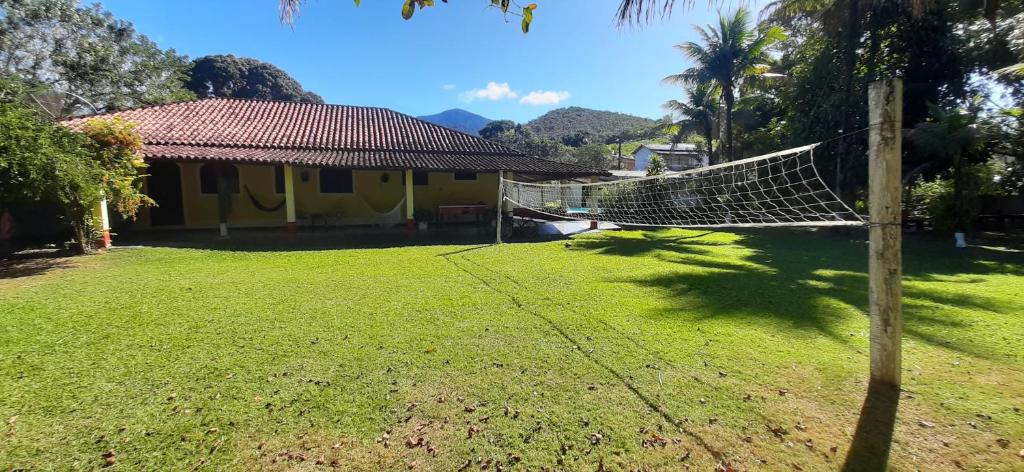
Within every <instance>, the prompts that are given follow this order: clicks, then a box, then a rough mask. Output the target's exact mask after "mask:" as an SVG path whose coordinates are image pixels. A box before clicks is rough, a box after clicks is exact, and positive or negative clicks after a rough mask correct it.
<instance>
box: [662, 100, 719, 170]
mask: <svg viewBox="0 0 1024 472" xmlns="http://www.w3.org/2000/svg"><path fill="white" fill-rule="evenodd" d="M665 108H666V109H668V110H669V111H670V112H672V113H674V114H677V115H679V116H681V117H682V119H681V120H679V121H677V122H676V123H675V126H676V127H677V128H678V129H677V131H676V135H675V138H673V141H675V142H679V141H680V140H681V139H682V138H683V137H684V136H686V135H688V134H694V133H697V134H699V135H700V136H701V137H703V138H704V142H705V146H706V147H707V149H706V151H707V153H708V162H709V163H711V164H715V163H716V161H715V158H714V145H713V143H714V139H715V117H717V116H718V93H717V90H716V88H715V87H714V86H713V85H712V84H711V83H710V82H704V83H700V84H696V85H689V86H687V88H686V101H679V100H669V101H668V102H666V103H665Z"/></svg>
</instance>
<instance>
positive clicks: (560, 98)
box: [519, 90, 569, 105]
mask: <svg viewBox="0 0 1024 472" xmlns="http://www.w3.org/2000/svg"><path fill="white" fill-rule="evenodd" d="M568 99H569V92H566V91H565V90H562V91H557V92H556V91H554V90H534V91H533V92H530V93H529V94H527V95H526V96H525V97H523V98H522V99H521V100H519V103H522V104H523V105H555V104H558V103H561V102H564V101H566V100H568Z"/></svg>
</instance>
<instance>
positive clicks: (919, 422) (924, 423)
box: [917, 420, 935, 428]
mask: <svg viewBox="0 0 1024 472" xmlns="http://www.w3.org/2000/svg"><path fill="white" fill-rule="evenodd" d="M917 425H918V426H920V427H922V428H934V427H935V424H933V423H929V422H927V421H925V420H917Z"/></svg>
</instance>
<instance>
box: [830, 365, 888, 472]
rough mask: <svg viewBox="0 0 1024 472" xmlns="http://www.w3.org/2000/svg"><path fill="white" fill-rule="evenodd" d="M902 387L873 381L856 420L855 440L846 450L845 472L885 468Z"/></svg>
mask: <svg viewBox="0 0 1024 472" xmlns="http://www.w3.org/2000/svg"><path fill="white" fill-rule="evenodd" d="M899 402H900V390H899V389H898V388H896V387H893V386H892V385H887V384H884V383H881V382H875V381H872V382H871V383H870V384H868V392H867V395H866V396H865V397H864V405H863V406H862V407H861V409H860V418H858V419H857V429H856V430H855V431H854V433H853V442H852V443H851V444H850V450H849V451H847V453H846V460H845V461H844V463H843V468H842V470H843V472H860V471H876V470H885V469H886V465H887V464H888V463H889V451H890V449H891V447H892V436H893V429H894V428H895V426H896V410H897V409H898V407H899Z"/></svg>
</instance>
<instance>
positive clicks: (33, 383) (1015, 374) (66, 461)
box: [0, 230, 1024, 471]
mask: <svg viewBox="0 0 1024 472" xmlns="http://www.w3.org/2000/svg"><path fill="white" fill-rule="evenodd" d="M906 246H907V247H906V257H905V264H906V267H905V272H906V283H905V300H904V302H905V318H906V336H905V340H904V382H905V385H904V388H905V391H904V392H903V394H902V395H901V397H900V400H899V414H898V417H897V420H896V425H895V433H894V438H893V444H892V452H891V458H890V459H891V460H890V462H891V463H892V464H893V465H894V467H895V468H897V469H900V470H915V469H924V470H935V469H955V468H956V467H957V464H959V466H960V467H962V468H964V469H968V470H1021V469H1022V468H1024V458H1022V457H1020V456H1019V455H1020V454H1021V453H1022V452H1021V450H1022V449H1024V412H1021V408H1024V350H1022V348H1024V295H1022V293H1024V254H1022V253H1021V252H1019V250H1013V249H1000V248H997V247H973V248H970V249H967V250H961V251H957V250H955V249H953V248H952V247H951V246H952V243H951V242H946V241H942V242H936V241H930V240H922V239H910V240H908V241H907V244H906ZM866 251H867V245H866V244H865V243H864V242H863V241H862V238H853V239H848V238H840V237H838V236H833V235H830V234H819V233H814V232H806V231H796V230H785V231H765V232H750V233H743V234H734V233H722V232H713V233H704V232H695V231H682V230H672V231H658V232H641V231H630V232H618V233H606V234H603V235H596V236H583V237H579V238H576V239H575V240H573V241H572V243H571V246H569V247H567V245H566V243H565V242H561V241H560V242H549V243H532V244H525V243H523V244H508V245H503V246H499V247H494V246H418V247H405V248H388V249H352V250H330V251H292V252H267V251H230V250H199V249H172V248H151V249H130V250H119V251H114V252H111V253H109V254H106V255H101V256H90V257H82V258H75V259H72V260H64V261H54V262H55V264H56V265H57V266H59V267H56V268H53V269H52V270H48V271H39V273H33V274H25V273H18V274H14V273H12V272H11V271H8V272H6V278H0V420H3V422H2V423H0V470H9V469H60V470H66V469H79V470H80V469H96V468H100V467H103V466H104V465H105V464H106V461H107V458H105V455H109V454H107V451H112V453H113V456H112V459H111V461H112V462H113V461H116V465H115V466H114V469H118V470H120V469H124V470H166V469H174V470H194V469H201V470H224V469H238V470H243V469H253V468H263V469H272V470H282V469H289V470H290V469H300V470H316V469H323V470H331V469H332V468H334V469H338V470H381V469H385V470H398V469H401V470H406V469H407V468H414V469H415V470H457V469H459V468H460V467H463V466H464V465H467V461H470V462H471V463H470V464H468V467H467V468H465V469H464V470H481V469H484V470H527V469H529V470H533V471H538V470H544V468H545V467H546V468H547V469H549V470H585V471H593V470H599V468H600V467H602V465H603V467H604V468H605V469H607V470H638V469H639V470H677V469H679V468H681V467H683V466H689V467H691V468H693V469H695V470H711V469H712V467H714V466H715V465H716V464H718V463H719V462H721V463H728V464H731V465H732V466H733V467H735V468H737V469H740V470H750V469H769V470H796V469H797V468H799V470H834V469H836V468H838V467H839V466H841V464H842V463H843V460H844V457H845V456H846V452H847V450H848V449H849V448H850V443H851V438H852V437H853V435H854V430H855V428H856V425H857V422H858V416H859V414H860V410H861V405H862V403H863V400H864V394H865V390H866V386H867V385H866V381H865V379H866V376H867V370H868V351H867V349H868V320H867V317H866V316H865V314H864V313H865V311H864V310H865V309H866V300H867V292H866V290H867V280H866V276H865V271H866V261H867V258H866ZM23 272H24V271H23ZM13 275H18V276H17V277H13ZM773 430H774V432H773ZM1002 440H1006V441H1008V443H1006V442H1003V441H1002ZM499 464H500V465H499Z"/></svg>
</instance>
